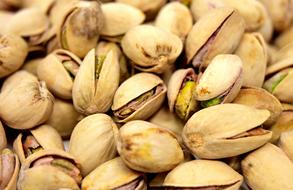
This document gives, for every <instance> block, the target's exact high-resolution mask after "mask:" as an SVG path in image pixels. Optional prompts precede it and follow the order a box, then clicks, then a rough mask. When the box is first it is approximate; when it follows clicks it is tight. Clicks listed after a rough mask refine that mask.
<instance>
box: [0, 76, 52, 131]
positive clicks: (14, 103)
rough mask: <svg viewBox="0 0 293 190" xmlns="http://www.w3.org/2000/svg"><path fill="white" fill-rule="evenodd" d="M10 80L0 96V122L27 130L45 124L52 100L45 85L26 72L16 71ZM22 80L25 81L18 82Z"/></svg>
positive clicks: (50, 110)
mask: <svg viewBox="0 0 293 190" xmlns="http://www.w3.org/2000/svg"><path fill="white" fill-rule="evenodd" d="M9 78H10V77H9ZM9 78H8V79H9ZM11 78H12V79H13V80H12V81H11V80H10V84H4V85H3V86H2V92H1V94H0V116H1V118H2V120H3V121H4V122H5V123H6V124H7V125H8V126H10V127H12V128H15V129H29V128H32V127H35V126H37V125H39V124H41V123H43V122H45V121H46V120H47V119H48V118H49V116H50V114H51V112H52V110H53V100H54V97H53V96H52V94H51V93H50V92H49V91H48V90H47V88H46V84H45V83H44V82H43V81H41V82H39V81H38V79H37V78H36V77H35V76H34V75H32V74H30V73H28V72H26V71H18V72H16V73H15V74H13V75H12V76H11ZM22 78H26V79H25V80H18V79H22ZM8 79H7V81H9V80H8ZM4 83H5V82H4ZM7 83H8V82H7Z"/></svg>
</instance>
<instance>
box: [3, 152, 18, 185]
mask: <svg viewBox="0 0 293 190" xmlns="http://www.w3.org/2000/svg"><path fill="white" fill-rule="evenodd" d="M13 154H14V153H13ZM14 159H15V166H14V171H13V174H12V177H11V179H10V181H9V183H8V184H7V186H6V187H5V188H4V190H16V183H17V179H18V174H19V168H20V163H19V159H18V157H17V155H16V154H14Z"/></svg>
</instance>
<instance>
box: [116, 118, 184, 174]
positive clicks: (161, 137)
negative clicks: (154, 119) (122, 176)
mask: <svg viewBox="0 0 293 190" xmlns="http://www.w3.org/2000/svg"><path fill="white" fill-rule="evenodd" d="M117 150H118V152H119V154H120V156H121V158H122V160H123V161H124V162H125V164H126V165H127V166H128V167H130V168H132V169H134V170H137V171H142V172H148V173H158V172H164V171H168V170H170V169H172V168H174V167H175V166H176V165H178V164H179V163H180V162H181V161H183V159H184V156H183V151H182V149H181V147H180V145H179V143H178V141H177V139H176V137H175V135H174V134H173V133H172V132H171V131H169V130H167V129H165V128H161V127H157V126H156V125H154V124H152V123H149V122H146V121H142V120H136V121H131V122H128V123H126V124H125V125H123V126H122V127H121V128H120V131H119V135H117ZM166 155H168V157H166Z"/></svg>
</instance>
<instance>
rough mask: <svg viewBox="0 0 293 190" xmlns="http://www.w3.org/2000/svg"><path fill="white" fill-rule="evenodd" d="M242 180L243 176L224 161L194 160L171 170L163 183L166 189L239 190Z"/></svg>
mask: <svg viewBox="0 0 293 190" xmlns="http://www.w3.org/2000/svg"><path fill="white" fill-rule="evenodd" d="M203 174H204V175H203ZM242 182H243V177H242V176H241V175H240V174H239V173H237V172H236V171H234V170H233V169H232V168H230V167H229V166H228V165H227V164H225V163H224V162H220V161H212V160H193V161H189V162H186V163H183V164H180V165H179V166H177V167H176V168H174V169H173V170H171V171H170V172H169V173H168V175H167V176H166V178H165V180H164V184H163V185H164V187H165V189H166V190H175V189H186V190H187V189H202V190H209V189H231V190H238V189H239V187H240V185H241V184H242Z"/></svg>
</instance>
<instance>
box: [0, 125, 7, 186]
mask: <svg viewBox="0 0 293 190" xmlns="http://www.w3.org/2000/svg"><path fill="white" fill-rule="evenodd" d="M6 146H7V139H6V133H5V130H4V128H3V125H2V123H1V121H0V151H1V150H3V149H4V148H5V147H6ZM0 181H1V180H0ZM0 184H1V183H0Z"/></svg>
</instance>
